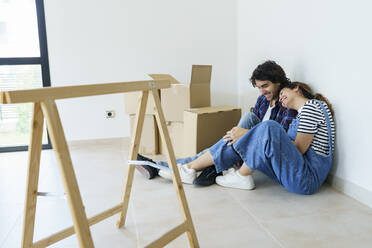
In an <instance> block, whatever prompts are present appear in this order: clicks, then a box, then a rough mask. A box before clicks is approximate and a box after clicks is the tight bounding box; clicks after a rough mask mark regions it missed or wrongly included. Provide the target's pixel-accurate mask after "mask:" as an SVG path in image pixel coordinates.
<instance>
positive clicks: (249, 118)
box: [238, 112, 260, 129]
mask: <svg viewBox="0 0 372 248" xmlns="http://www.w3.org/2000/svg"><path fill="white" fill-rule="evenodd" d="M259 122H260V119H259V118H258V117H257V116H256V115H255V114H254V113H253V112H248V113H246V114H245V115H243V116H242V118H240V121H239V124H238V126H239V127H241V128H245V129H251V128H252V127H253V126H255V125H256V124H257V123H259Z"/></svg>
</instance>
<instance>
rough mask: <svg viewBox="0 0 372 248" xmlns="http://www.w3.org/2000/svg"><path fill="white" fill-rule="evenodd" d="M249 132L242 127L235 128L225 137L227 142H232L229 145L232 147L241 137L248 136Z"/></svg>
mask: <svg viewBox="0 0 372 248" xmlns="http://www.w3.org/2000/svg"><path fill="white" fill-rule="evenodd" d="M248 131H249V130H248V129H245V128H241V127H233V128H232V129H231V130H230V131H227V133H226V135H225V136H223V140H224V141H225V142H227V141H230V142H229V143H228V144H227V145H228V146H231V145H232V144H234V143H235V142H236V141H237V140H238V139H240V137H242V136H243V135H244V134H246V133H247V132H248Z"/></svg>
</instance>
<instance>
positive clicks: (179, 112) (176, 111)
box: [149, 65, 212, 122]
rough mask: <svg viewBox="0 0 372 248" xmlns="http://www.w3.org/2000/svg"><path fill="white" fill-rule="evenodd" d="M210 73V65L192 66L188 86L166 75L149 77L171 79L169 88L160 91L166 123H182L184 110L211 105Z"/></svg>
mask: <svg viewBox="0 0 372 248" xmlns="http://www.w3.org/2000/svg"><path fill="white" fill-rule="evenodd" d="M211 73H212V66H211V65H193V66H192V72H191V81H190V85H186V84H180V83H178V81H177V80H176V79H174V78H173V77H172V76H170V75H168V74H150V75H149V76H151V77H152V78H153V79H169V78H170V77H171V78H172V79H173V80H172V81H171V82H172V84H171V87H170V88H167V89H162V90H161V102H162V107H163V111H164V115H165V119H166V120H167V121H171V122H174V121H176V122H182V121H183V111H184V110H185V109H189V108H200V107H209V106H210V105H211V92H210V82H211Z"/></svg>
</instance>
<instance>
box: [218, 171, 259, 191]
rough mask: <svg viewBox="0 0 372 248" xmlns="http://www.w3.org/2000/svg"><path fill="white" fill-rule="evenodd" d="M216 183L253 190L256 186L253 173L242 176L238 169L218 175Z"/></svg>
mask: <svg viewBox="0 0 372 248" xmlns="http://www.w3.org/2000/svg"><path fill="white" fill-rule="evenodd" d="M216 183H217V184H218V185H221V186H223V187H228V188H236V189H248V190H252V189H254V188H255V187H256V186H255V184H254V180H253V177H252V175H248V176H242V175H240V174H239V173H238V171H237V170H230V171H228V173H226V174H225V175H223V176H218V177H216Z"/></svg>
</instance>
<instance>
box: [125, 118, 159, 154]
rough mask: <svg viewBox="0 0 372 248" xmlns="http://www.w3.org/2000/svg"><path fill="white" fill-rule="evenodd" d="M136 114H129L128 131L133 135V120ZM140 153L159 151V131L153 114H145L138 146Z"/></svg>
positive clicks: (156, 152)
mask: <svg viewBox="0 0 372 248" xmlns="http://www.w3.org/2000/svg"><path fill="white" fill-rule="evenodd" d="M135 117H136V115H130V131H131V135H132V136H133V131H134V130H133V129H134V122H135ZM139 153H141V154H158V153H159V131H158V126H157V124H156V119H155V116H154V115H145V120H144V123H143V128H142V135H141V141H140V146H139Z"/></svg>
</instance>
